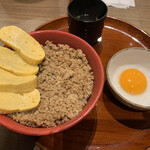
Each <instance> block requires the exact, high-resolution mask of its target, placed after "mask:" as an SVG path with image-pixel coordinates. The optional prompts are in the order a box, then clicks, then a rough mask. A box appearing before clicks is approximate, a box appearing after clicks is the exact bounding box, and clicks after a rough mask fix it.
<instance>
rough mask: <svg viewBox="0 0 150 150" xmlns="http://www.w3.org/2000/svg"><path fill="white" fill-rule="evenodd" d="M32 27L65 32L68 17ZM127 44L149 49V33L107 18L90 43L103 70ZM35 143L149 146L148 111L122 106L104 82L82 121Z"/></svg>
mask: <svg viewBox="0 0 150 150" xmlns="http://www.w3.org/2000/svg"><path fill="white" fill-rule="evenodd" d="M35 30H61V31H65V32H68V18H67V17H63V18H58V19H56V20H53V21H50V22H48V23H46V24H44V25H41V26H39V27H38V28H36V29H35ZM127 47H144V48H150V36H149V35H148V34H146V33H145V32H144V31H142V30H140V29H138V28H137V27H134V26H132V25H130V24H128V23H125V22H123V21H121V20H118V19H115V18H111V17H107V18H106V22H105V27H104V30H103V35H102V44H99V43H98V44H97V45H95V46H94V48H95V50H96V51H97V52H98V54H99V56H100V58H101V60H102V63H103V65H104V69H105V68H106V65H107V62H108V61H109V59H110V58H111V56H112V55H114V54H115V53H116V52H118V51H119V50H121V49H123V48H127ZM37 145H39V146H40V147H41V148H43V149H45V150H46V149H53V150H61V149H63V150H83V149H89V150H97V149H100V150H110V149H111V150H127V149H128V150H129V149H131V150H144V149H147V148H148V147H149V146H150V111H149V112H148V111H147V112H140V111H135V110H133V109H131V108H128V107H126V106H124V105H123V104H121V103H120V102H119V101H118V100H117V99H116V98H115V97H114V96H113V95H112V94H111V92H110V90H109V89H108V86H107V82H105V85H104V90H103V93H102V95H101V97H100V99H99V102H98V104H97V105H96V107H95V108H94V109H93V110H92V112H91V113H90V114H89V115H88V116H87V117H86V118H85V119H84V120H82V121H81V122H80V123H78V124H77V125H75V126H74V127H72V128H70V129H68V130H66V131H64V132H60V133H57V134H54V135H48V136H43V137H40V138H39V140H38V141H37Z"/></svg>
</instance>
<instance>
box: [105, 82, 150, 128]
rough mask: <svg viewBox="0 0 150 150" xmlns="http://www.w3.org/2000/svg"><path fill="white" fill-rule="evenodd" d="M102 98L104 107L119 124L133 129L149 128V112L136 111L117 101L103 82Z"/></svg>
mask: <svg viewBox="0 0 150 150" xmlns="http://www.w3.org/2000/svg"><path fill="white" fill-rule="evenodd" d="M103 92H104V94H103V97H104V98H103V99H104V104H105V107H106V109H107V110H108V111H109V112H110V114H111V115H112V116H113V117H114V119H115V120H117V121H118V122H120V123H121V124H123V125H125V126H128V127H130V128H134V129H149V128H150V112H148V111H147V112H144V111H137V110H134V109H132V108H129V107H127V106H125V105H124V104H122V103H121V102H119V101H118V100H117V99H116V98H115V97H114V96H113V95H112V93H111V91H110V90H109V87H108V84H107V82H105V85H104V90H103Z"/></svg>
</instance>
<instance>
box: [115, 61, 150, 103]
mask: <svg viewBox="0 0 150 150" xmlns="http://www.w3.org/2000/svg"><path fill="white" fill-rule="evenodd" d="M127 69H137V70H139V71H141V72H142V73H143V74H144V75H145V77H146V79H147V87H146V89H145V91H144V92H143V93H141V94H137V95H132V94H130V93H127V92H126V91H125V90H124V89H123V88H122V87H121V85H120V82H119V80H120V75H121V74H122V72H123V71H125V70H127ZM112 84H113V85H114V88H115V89H116V90H117V91H118V93H119V94H120V95H121V96H122V97H124V98H125V99H127V100H128V101H130V102H132V103H135V104H139V105H142V106H150V70H148V69H147V68H144V67H143V66H142V65H137V64H126V65H123V66H119V67H117V68H116V70H115V72H114V74H113V76H112Z"/></svg>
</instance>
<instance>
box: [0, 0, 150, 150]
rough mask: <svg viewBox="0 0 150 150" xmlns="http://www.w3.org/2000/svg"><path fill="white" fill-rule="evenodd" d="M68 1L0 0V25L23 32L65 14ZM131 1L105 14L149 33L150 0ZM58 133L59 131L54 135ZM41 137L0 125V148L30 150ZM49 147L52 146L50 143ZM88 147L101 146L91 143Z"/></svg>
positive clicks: (0, 149)
mask: <svg viewBox="0 0 150 150" xmlns="http://www.w3.org/2000/svg"><path fill="white" fill-rule="evenodd" d="M68 3H69V1H68V0H5V1H3V0H0V27H3V26H7V25H16V26H18V27H20V28H22V29H23V30H25V31H26V32H30V31H33V30H34V29H35V28H36V27H37V26H39V25H41V24H43V23H45V22H48V21H50V20H53V19H56V18H59V17H63V16H65V15H67V5H68ZM135 3H136V7H130V8H128V9H119V8H114V7H109V11H108V16H112V17H115V18H118V19H121V20H123V21H126V22H128V23H130V24H132V25H135V26H137V27H138V28H140V29H142V30H144V31H145V32H147V33H148V34H150V0H142V1H141V0H135ZM61 136H63V135H62V133H60V134H57V135H56V137H61ZM42 138H43V137H36V138H35V137H34V138H33V137H30V136H24V135H20V134H17V133H13V132H11V131H9V130H7V129H6V128H4V127H2V126H0V150H6V149H7V150H9V149H10V150H13V149H14V150H20V149H22V150H24V149H28V150H30V149H33V147H34V143H35V141H37V142H36V143H37V144H38V145H40V144H39V141H40V140H42ZM62 138H63V137H62ZM62 138H60V139H59V138H57V142H59V144H63V143H62V142H61V139H62ZM80 138H81V137H80ZM43 139H44V138H43ZM46 139H49V140H50V141H54V137H53V136H47V137H46ZM8 143H9V144H8ZM26 143H29V144H28V145H27V144H26ZM55 144H56V143H55ZM139 144H140V143H139ZM49 145H50V146H51V144H49ZM56 145H57V144H56ZM86 146H88V143H87V145H86ZM149 146H150V144H149ZM60 147H61V146H60ZM42 148H43V149H45V150H46V148H44V147H42ZM35 149H37V148H35ZM51 149H56V148H55V147H54V145H53V146H51ZM89 149H91V150H92V149H101V148H100V147H98V146H97V147H96V145H95V146H93V147H90V148H89Z"/></svg>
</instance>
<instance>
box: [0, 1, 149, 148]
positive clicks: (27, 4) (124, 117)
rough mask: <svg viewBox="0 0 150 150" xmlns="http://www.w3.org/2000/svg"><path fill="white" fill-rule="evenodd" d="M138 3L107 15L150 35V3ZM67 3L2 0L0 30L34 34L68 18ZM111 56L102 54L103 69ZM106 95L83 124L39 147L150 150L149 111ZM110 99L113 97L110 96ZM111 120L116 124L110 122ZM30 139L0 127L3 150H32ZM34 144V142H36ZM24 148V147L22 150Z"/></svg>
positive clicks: (41, 141) (41, 142)
mask: <svg viewBox="0 0 150 150" xmlns="http://www.w3.org/2000/svg"><path fill="white" fill-rule="evenodd" d="M135 2H136V7H130V8H128V9H119V8H114V7H109V11H108V16H113V17H116V18H119V19H121V20H124V21H127V22H129V23H131V24H133V25H136V26H137V27H139V28H141V29H143V30H144V31H146V32H147V33H149V34H150V1H149V0H135ZM68 3H69V1H68V0H5V1H2V0H0V27H3V26H7V25H17V26H18V27H20V28H22V29H24V30H25V31H27V32H30V31H33V30H34V29H35V28H36V27H37V26H39V25H41V24H43V23H45V22H47V21H50V20H53V19H55V18H58V17H62V16H65V15H67V5H68ZM108 38H109V37H108ZM113 40H114V41H115V39H112V41H113ZM104 42H105V41H104ZM115 44H116V43H115V42H112V43H111V44H110V46H112V47H114V46H115ZM122 47H124V44H123V45H122ZM107 48H108V47H105V49H107ZM116 51H117V50H116ZM113 52H115V51H113ZM111 55H112V53H110V52H109V51H108V52H107V53H101V55H100V57H101V58H103V63H104V67H106V63H107V61H108V60H106V59H105V56H108V57H111ZM107 93H109V91H108V90H107V84H106V85H105V87H104V93H103V95H102V97H101V98H100V101H99V103H98V104H97V106H96V107H95V108H94V109H93V111H92V112H91V113H90V114H89V115H88V116H87V117H86V118H85V119H84V120H83V121H82V122H81V123H79V124H78V125H76V126H74V127H73V128H71V129H69V130H66V131H64V132H61V133H58V134H55V135H51V136H44V137H41V138H40V139H39V140H38V142H37V144H38V145H40V146H41V147H42V148H43V149H45V150H46V149H52V150H53V149H54V150H59V149H64V150H68V149H69V150H71V149H73V150H75V149H78V150H80V149H81V150H83V149H89V150H95V149H101V150H107V149H108V150H110V149H111V150H112V149H119V150H120V149H121V150H128V149H131V150H133V149H137V150H144V149H146V148H148V147H149V146H150V144H149V143H150V142H149V139H150V137H149V135H150V132H149V127H150V117H149V112H143V113H141V112H136V111H133V110H128V108H126V107H125V108H124V105H122V104H120V103H119V104H118V103H116V101H113V102H111V101H110V100H109V98H108V95H109V94H110V93H109V94H107ZM109 96H110V97H113V96H112V95H111V94H110V95H109ZM114 110H115V111H114ZM137 116H138V117H137ZM110 119H111V120H113V122H110V121H109V120H110ZM108 125H110V126H108ZM116 126H117V128H116ZM96 130H97V132H95V131H96ZM120 131H121V132H120ZM131 131H132V134H131ZM124 135H126V136H124ZM134 135H137V136H134ZM141 137H142V138H143V139H144V144H143V142H141ZM30 138H31V137H28V136H23V135H22V136H20V135H19V134H16V133H13V132H11V131H9V130H7V129H5V128H3V127H1V126H0V149H1V150H6V149H7V150H16V149H17V148H18V149H32V148H33V144H28V145H27V144H26V142H25V141H28V140H30ZM35 139H36V140H37V138H35ZM129 139H132V140H129ZM31 141H32V143H34V140H31ZM121 141H125V142H121ZM21 145H22V148H20V146H21ZM127 145H128V146H127ZM135 146H136V147H135Z"/></svg>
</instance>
